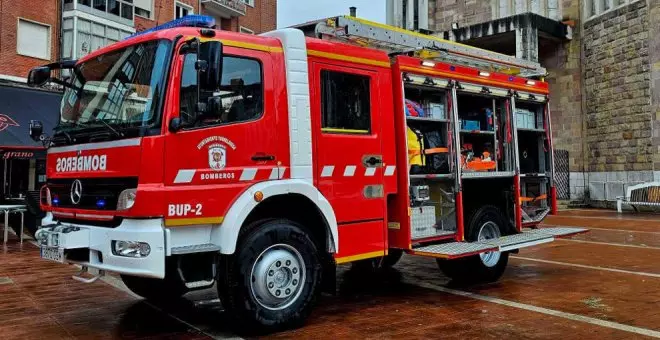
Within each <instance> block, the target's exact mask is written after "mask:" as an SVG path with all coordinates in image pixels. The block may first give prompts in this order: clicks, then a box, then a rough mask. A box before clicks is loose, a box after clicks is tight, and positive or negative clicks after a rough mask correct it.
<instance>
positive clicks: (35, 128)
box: [30, 120, 44, 142]
mask: <svg viewBox="0 0 660 340" xmlns="http://www.w3.org/2000/svg"><path fill="white" fill-rule="evenodd" d="M30 138H32V140H33V141H35V142H38V141H43V139H44V125H43V124H42V123H41V122H40V121H38V120H30Z"/></svg>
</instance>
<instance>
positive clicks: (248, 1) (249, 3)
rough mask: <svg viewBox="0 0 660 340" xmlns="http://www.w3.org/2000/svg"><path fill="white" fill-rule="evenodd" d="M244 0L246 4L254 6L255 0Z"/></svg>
mask: <svg viewBox="0 0 660 340" xmlns="http://www.w3.org/2000/svg"><path fill="white" fill-rule="evenodd" d="M241 1H243V2H244V3H245V4H246V5H248V6H250V7H254V0H241Z"/></svg>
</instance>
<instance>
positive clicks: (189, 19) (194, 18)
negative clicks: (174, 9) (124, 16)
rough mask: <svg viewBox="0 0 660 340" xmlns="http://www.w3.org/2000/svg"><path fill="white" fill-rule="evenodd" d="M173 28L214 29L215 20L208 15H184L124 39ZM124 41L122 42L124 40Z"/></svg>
mask: <svg viewBox="0 0 660 340" xmlns="http://www.w3.org/2000/svg"><path fill="white" fill-rule="evenodd" d="M175 27H203V28H214V27H215V18H213V17H210V16H208V15H186V16H185V17H181V18H179V19H176V20H172V21H168V22H166V23H164V24H162V25H158V26H156V27H152V28H150V29H148V30H144V31H142V32H138V33H135V34H133V35H131V36H128V37H127V38H126V39H130V38H133V37H137V36H139V35H142V34H147V33H151V32H156V31H160V30H164V29H168V28H175ZM126 39H124V40H126Z"/></svg>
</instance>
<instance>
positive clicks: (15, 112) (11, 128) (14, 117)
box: [0, 85, 62, 151]
mask: <svg viewBox="0 0 660 340" xmlns="http://www.w3.org/2000/svg"><path fill="white" fill-rule="evenodd" d="M61 99H62V94H61V93H58V92H52V91H44V90H37V89H31V88H25V87H16V86H6V85H0V149H3V148H4V149H34V148H41V147H43V145H42V144H41V143H40V142H35V141H33V140H32V139H31V138H30V136H29V127H30V120H32V119H36V120H40V121H41V122H42V123H43V125H44V133H46V134H48V135H50V134H52V131H53V127H55V124H57V121H58V118H59V109H60V100H61ZM3 151H4V150H3Z"/></svg>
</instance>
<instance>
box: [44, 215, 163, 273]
mask: <svg viewBox="0 0 660 340" xmlns="http://www.w3.org/2000/svg"><path fill="white" fill-rule="evenodd" d="M42 225H43V226H44V227H42V228H41V229H39V230H38V231H37V235H36V236H37V242H39V245H40V246H41V247H42V248H45V247H47V248H50V249H54V248H57V249H61V250H63V253H64V259H63V260H64V262H67V263H75V264H80V265H83V266H88V267H91V268H97V269H100V270H105V271H109V272H116V273H120V274H128V275H135V276H143V277H153V278H161V279H162V278H164V277H165V255H166V250H165V229H164V228H163V219H160V218H156V219H141V220H134V219H124V220H123V221H122V223H121V224H120V225H119V226H118V227H116V228H104V227H94V226H88V225H79V224H70V223H57V222H55V221H53V216H52V215H51V214H50V213H48V215H47V216H46V218H44V219H43V221H42ZM112 241H138V242H145V243H148V244H149V246H150V248H151V252H150V253H149V255H148V256H146V257H142V258H134V257H124V256H117V255H114V254H113V252H112Z"/></svg>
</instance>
